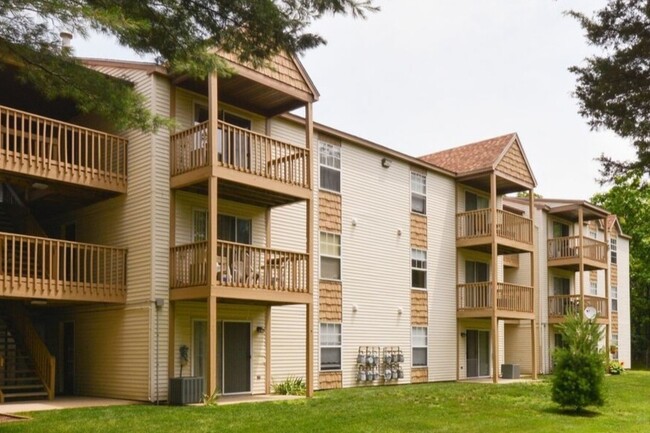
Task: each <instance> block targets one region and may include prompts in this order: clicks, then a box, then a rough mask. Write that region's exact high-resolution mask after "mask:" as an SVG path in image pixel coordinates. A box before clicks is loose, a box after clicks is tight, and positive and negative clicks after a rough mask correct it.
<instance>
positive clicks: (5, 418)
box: [0, 413, 29, 424]
mask: <svg viewBox="0 0 650 433" xmlns="http://www.w3.org/2000/svg"><path fill="white" fill-rule="evenodd" d="M28 419H29V418H27V417H24V416H18V415H7V414H4V413H0V424H2V423H5V422H13V421H27V420H28Z"/></svg>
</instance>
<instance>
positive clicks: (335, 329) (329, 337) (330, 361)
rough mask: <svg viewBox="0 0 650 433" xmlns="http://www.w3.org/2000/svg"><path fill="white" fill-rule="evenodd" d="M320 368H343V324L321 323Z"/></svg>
mask: <svg viewBox="0 0 650 433" xmlns="http://www.w3.org/2000/svg"><path fill="white" fill-rule="evenodd" d="M320 369H321V370H340V369H341V324H340V323H321V324H320Z"/></svg>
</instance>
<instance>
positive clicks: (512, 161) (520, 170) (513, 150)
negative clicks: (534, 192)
mask: <svg viewBox="0 0 650 433" xmlns="http://www.w3.org/2000/svg"><path fill="white" fill-rule="evenodd" d="M497 171H500V172H502V173H504V174H507V175H508V176H510V177H513V178H515V179H517V180H521V181H523V182H526V183H528V184H533V183H534V180H533V178H532V177H531V174H530V171H529V170H528V166H527V164H526V158H525V157H524V154H523V153H522V151H521V148H520V147H519V145H518V144H517V143H515V144H514V145H513V146H511V147H510V149H509V150H508V151H507V152H506V154H505V155H504V156H503V158H502V159H501V162H499V165H497Z"/></svg>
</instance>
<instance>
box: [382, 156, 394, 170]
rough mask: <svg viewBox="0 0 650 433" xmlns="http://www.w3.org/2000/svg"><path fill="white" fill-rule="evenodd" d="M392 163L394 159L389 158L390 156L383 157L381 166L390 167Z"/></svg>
mask: <svg viewBox="0 0 650 433" xmlns="http://www.w3.org/2000/svg"><path fill="white" fill-rule="evenodd" d="M392 163H393V161H392V160H390V159H388V158H382V159H381V166H382V167H384V168H388V167H390V166H391V164H392Z"/></svg>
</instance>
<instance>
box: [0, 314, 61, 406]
mask: <svg viewBox="0 0 650 433" xmlns="http://www.w3.org/2000/svg"><path fill="white" fill-rule="evenodd" d="M9 314H10V315H11V321H12V323H13V325H14V326H15V327H16V328H17V330H18V332H19V333H20V335H21V336H22V337H23V340H24V342H25V348H26V349H27V352H28V353H29V355H30V356H31V357H32V359H33V360H34V365H35V366H36V374H38V376H39V378H40V379H41V381H42V382H43V386H45V390H46V391H47V398H48V399H49V400H53V399H54V380H55V377H56V359H55V358H54V356H53V355H52V354H50V351H49V350H47V346H45V343H43V340H41V337H40V336H39V335H38V332H36V329H35V328H34V325H32V322H31V320H29V317H28V316H27V311H26V310H25V309H24V308H23V307H22V306H20V305H19V304H13V305H12V308H10V309H9Z"/></svg>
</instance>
